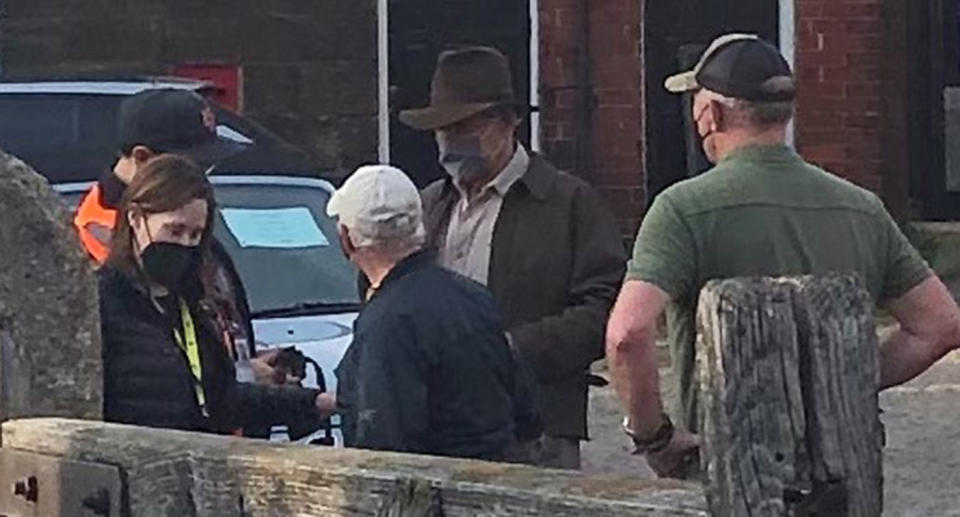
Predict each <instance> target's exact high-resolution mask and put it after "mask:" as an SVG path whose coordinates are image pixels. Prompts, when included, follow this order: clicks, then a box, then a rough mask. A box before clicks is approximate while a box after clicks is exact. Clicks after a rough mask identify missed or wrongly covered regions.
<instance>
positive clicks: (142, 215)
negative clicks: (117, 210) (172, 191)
mask: <svg viewBox="0 0 960 517" xmlns="http://www.w3.org/2000/svg"><path fill="white" fill-rule="evenodd" d="M133 209H134V210H135V214H134V217H136V216H139V217H140V219H142V220H143V229H144V230H145V231H146V232H147V238H148V239H150V241H149V242H147V246H149V245H150V244H153V235H152V234H151V233H150V225H149V224H147V214H146V212H144V211H143V209H141V208H140V207H138V206H136V205H134V206H133ZM147 246H144V247H143V249H147Z"/></svg>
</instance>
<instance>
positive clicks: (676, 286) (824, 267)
mask: <svg viewBox="0 0 960 517" xmlns="http://www.w3.org/2000/svg"><path fill="white" fill-rule="evenodd" d="M666 87H667V89H668V90H670V91H672V92H676V93H681V92H694V95H695V96H694V102H693V116H694V120H695V123H696V127H697V131H698V133H699V134H700V136H701V137H702V138H703V148H704V151H705V152H706V155H707V157H708V158H709V159H710V161H711V162H713V163H715V164H716V166H715V167H714V168H713V169H711V170H709V171H707V172H706V173H704V174H702V175H700V176H698V177H696V178H692V179H689V180H686V181H682V182H680V183H678V184H676V185H674V186H672V187H670V188H668V189H667V190H665V191H664V192H663V193H661V194H660V195H659V196H657V198H656V200H655V201H654V203H653V205H652V206H651V207H650V209H649V211H648V212H647V214H646V217H645V218H644V220H643V224H642V226H641V228H640V231H639V233H638V235H637V240H636V244H635V247H634V252H633V258H632V259H631V260H630V263H629V266H628V271H627V275H626V282H625V283H624V286H623V289H622V291H621V293H620V296H619V298H618V300H617V303H616V305H615V306H614V308H613V311H612V313H611V316H610V321H609V324H608V329H607V358H608V361H609V362H610V367H611V373H612V376H613V382H614V387H615V388H616V390H617V393H618V395H619V396H620V398H621V400H622V401H623V403H624V406H625V408H626V412H627V418H626V419H625V420H624V430H625V431H626V432H627V434H629V435H630V436H631V437H632V438H633V440H634V443H635V444H636V446H637V451H638V452H642V453H646V454H647V459H648V461H649V462H650V464H651V466H652V467H653V468H654V469H655V470H657V471H658V472H660V473H661V474H667V475H669V474H670V473H671V472H673V471H674V470H675V469H676V467H678V465H679V463H680V462H681V461H682V459H683V458H684V457H685V456H686V455H687V454H688V453H689V452H691V451H692V450H695V449H696V448H697V447H698V444H699V439H698V437H697V436H695V435H693V434H691V433H690V432H689V431H695V430H696V425H697V422H696V411H697V410H696V407H697V406H696V404H697V401H696V386H694V379H693V372H694V366H695V347H694V338H695V327H694V318H695V312H696V305H697V298H698V295H699V292H700V289H701V288H702V287H703V285H704V283H706V282H707V281H708V280H711V279H714V278H731V277H740V276H779V275H801V274H825V273H829V272H856V273H859V274H860V276H861V277H862V279H863V281H864V283H865V285H866V287H867V289H869V291H870V293H871V294H872V295H873V298H874V300H875V301H876V302H877V303H878V304H881V305H883V306H884V307H886V308H887V309H888V310H889V311H890V312H891V313H892V314H893V316H894V317H896V319H897V320H898V321H899V322H900V324H901V330H900V331H899V332H898V333H896V334H894V335H893V336H892V337H891V338H890V339H888V340H887V341H886V342H884V343H883V346H882V348H881V352H880V363H881V368H880V369H881V384H882V386H883V387H889V386H893V385H896V384H900V383H902V382H906V381H907V380H909V379H911V378H912V377H914V376H916V375H918V374H919V373H921V372H923V371H924V370H925V369H927V368H928V367H929V366H930V365H932V364H933V363H934V362H935V361H936V360H938V359H939V358H941V357H942V356H943V355H944V354H946V353H947V352H949V351H950V350H952V349H954V348H956V347H957V346H958V344H960V310H958V308H957V304H956V303H955V302H954V300H953V298H952V297H951V296H950V294H949V292H948V291H947V289H946V288H945V287H944V285H943V284H942V283H941V282H940V280H939V279H938V278H937V277H936V275H934V274H933V273H932V271H931V270H930V269H929V267H928V266H927V264H926V263H925V262H924V261H923V259H922V258H920V256H919V254H918V253H917V252H916V250H914V248H913V247H912V246H911V245H910V243H909V242H907V240H906V238H905V237H904V236H903V234H902V233H901V232H900V230H899V229H898V227H897V225H896V224H895V223H894V221H893V219H891V217H890V216H889V214H887V212H886V210H885V209H884V207H883V204H882V202H881V201H880V200H879V199H878V198H877V197H876V196H875V195H873V194H872V193H870V192H868V191H866V190H864V189H861V188H859V187H857V186H855V185H853V184H851V183H849V182H847V181H845V180H843V179H840V178H838V177H836V176H833V175H832V174H830V173H828V172H826V171H824V170H822V169H820V168H818V167H816V166H813V165H811V164H809V163H807V162H805V161H804V160H803V159H802V158H801V157H800V156H799V155H798V154H797V153H796V152H795V151H794V150H793V149H791V148H790V147H788V146H787V145H786V128H787V124H788V123H789V121H790V118H791V117H792V115H793V108H794V96H795V91H794V81H793V76H792V73H791V71H790V67H789V65H788V64H787V63H786V61H785V60H784V59H783V57H782V56H781V55H780V53H779V52H778V51H777V49H776V48H775V47H773V46H771V45H770V44H768V43H766V42H764V41H762V40H760V39H758V38H757V37H756V36H753V35H743V34H730V35H726V36H722V37H720V38H718V39H717V40H716V41H714V43H713V44H712V45H711V46H710V47H709V48H708V49H707V50H706V52H705V53H704V55H703V57H702V58H701V59H700V62H699V63H698V64H697V66H696V68H694V70H692V71H690V72H686V73H683V74H679V75H677V76H674V77H671V78H669V79H668V80H667V83H666ZM665 310H666V312H667V322H668V331H669V339H670V349H671V356H672V360H673V368H674V371H675V372H676V376H677V380H678V384H679V385H678V394H679V396H680V397H681V400H680V417H681V419H682V424H683V425H679V424H678V425H677V428H676V430H674V426H673V424H672V422H671V421H670V419H669V417H667V416H666V415H664V413H663V410H662V406H661V401H660V397H659V389H658V378H657V367H656V357H655V356H656V354H655V345H654V340H655V337H656V331H657V323H658V321H659V319H660V317H661V315H662V314H663V312H664V311H665Z"/></svg>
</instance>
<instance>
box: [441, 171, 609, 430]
mask: <svg viewBox="0 0 960 517" xmlns="http://www.w3.org/2000/svg"><path fill="white" fill-rule="evenodd" d="M458 199H459V193H458V192H457V190H456V188H454V186H453V184H452V182H451V181H450V180H449V179H442V180H439V181H437V182H434V183H433V184H431V185H430V186H428V187H427V188H426V189H425V190H424V191H423V202H424V213H425V224H426V227H427V235H428V240H429V244H430V245H431V246H434V247H437V248H442V247H443V245H444V240H445V237H446V234H447V228H448V223H449V220H450V214H451V212H452V209H453V207H454V206H455V204H456V202H457V200H458ZM625 267H626V252H625V249H624V246H623V241H622V240H621V238H620V235H619V232H618V229H617V225H616V223H615V221H614V219H613V216H612V214H611V213H610V211H609V210H608V209H607V208H606V206H605V204H604V202H603V201H602V200H601V198H600V196H599V195H598V194H597V193H596V192H595V191H594V190H593V189H592V188H591V187H590V186H589V185H587V183H585V182H584V181H583V180H581V179H579V178H577V177H575V176H572V175H570V174H566V173H563V172H560V171H558V170H557V169H556V168H554V167H553V166H552V165H550V164H549V163H548V162H547V161H546V160H545V159H543V158H542V157H541V156H539V155H536V154H533V153H531V160H530V166H529V168H528V169H527V172H526V173H525V174H524V176H523V177H522V178H521V179H520V180H519V181H517V183H516V184H514V186H513V187H512V188H511V189H510V191H509V193H508V194H507V196H506V198H505V199H504V201H503V206H502V208H501V210H500V215H499V217H498V219H497V222H496V225H495V226H494V230H493V244H492V249H491V251H490V271H489V277H488V278H489V280H488V284H489V285H488V287H489V289H490V291H492V292H493V295H494V298H495V299H496V301H497V304H498V305H499V308H500V311H501V314H502V316H503V320H504V325H505V327H506V328H507V329H508V331H509V332H510V335H511V337H512V339H513V343H514V346H515V347H516V348H517V349H518V350H519V351H520V353H521V354H522V356H523V357H524V358H526V359H527V360H528V361H529V363H530V364H531V365H532V367H533V369H534V371H535V373H536V375H537V378H538V380H539V384H540V398H541V410H542V412H543V420H544V426H545V430H546V433H547V434H548V435H550V436H554V437H565V438H586V437H587V382H586V374H587V373H588V371H589V367H590V364H591V363H592V362H593V361H595V360H597V359H599V358H601V357H603V348H604V346H603V343H604V332H605V327H606V322H607V315H608V313H609V311H610V307H611V306H612V305H613V302H614V299H615V298H616V295H617V292H618V290H619V288H620V285H621V283H622V282H623V275H624V269H625Z"/></svg>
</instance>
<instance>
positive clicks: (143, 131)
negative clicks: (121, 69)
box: [74, 89, 244, 264]
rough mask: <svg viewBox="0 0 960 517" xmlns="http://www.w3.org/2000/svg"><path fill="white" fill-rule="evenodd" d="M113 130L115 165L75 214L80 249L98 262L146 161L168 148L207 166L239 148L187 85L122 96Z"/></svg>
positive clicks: (103, 176)
mask: <svg viewBox="0 0 960 517" xmlns="http://www.w3.org/2000/svg"><path fill="white" fill-rule="evenodd" d="M117 134H118V142H117V143H118V150H119V158H118V159H117V162H116V164H114V166H113V169H111V170H107V171H106V172H105V173H104V174H103V175H102V176H101V177H100V179H99V181H97V183H96V185H94V186H93V188H91V189H90V191H89V192H88V193H87V195H86V197H84V199H83V201H82V202H81V204H80V207H79V208H78V209H77V214H76V218H75V219H74V224H75V225H76V227H77V230H78V231H79V233H80V240H81V242H82V243H83V246H84V248H86V250H87V253H89V254H90V256H91V257H93V258H94V260H96V261H97V262H98V263H99V264H103V261H104V260H106V258H107V254H108V253H109V251H110V239H111V237H112V235H113V228H114V224H115V219H116V216H117V212H116V207H117V204H118V203H119V201H120V198H121V197H122V196H123V192H124V191H125V190H126V187H127V185H128V184H129V183H130V182H131V181H132V180H133V177H134V176H136V174H137V171H139V170H140V169H141V168H142V167H143V165H144V164H145V163H147V161H149V160H150V159H151V158H153V157H154V156H156V155H158V154H164V153H172V154H178V155H181V156H185V157H187V158H190V159H191V160H193V161H194V162H196V163H197V164H198V165H200V166H201V167H203V168H205V169H208V170H209V169H212V168H213V167H215V166H216V165H217V164H218V163H219V162H220V161H222V160H223V159H225V158H227V157H229V156H231V155H233V154H236V153H237V152H239V151H241V150H243V148H244V146H243V145H242V144H239V143H236V142H232V141H229V140H226V139H223V138H220V137H219V136H218V135H217V121H216V117H215V116H214V114H213V110H212V109H211V108H210V105H209V104H207V101H206V100H205V99H204V98H203V97H201V96H200V95H198V94H197V93H195V92H191V91H186V90H175V89H158V90H147V91H145V92H141V93H138V94H136V95H133V96H131V97H130V98H129V99H126V100H125V101H124V102H123V104H122V105H121V106H120V115H119V120H118V127H117Z"/></svg>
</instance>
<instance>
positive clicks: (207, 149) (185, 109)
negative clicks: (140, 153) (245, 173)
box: [117, 88, 246, 168]
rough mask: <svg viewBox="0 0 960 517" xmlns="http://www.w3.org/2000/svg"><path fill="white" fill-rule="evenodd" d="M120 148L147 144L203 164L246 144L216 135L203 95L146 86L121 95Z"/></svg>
mask: <svg viewBox="0 0 960 517" xmlns="http://www.w3.org/2000/svg"><path fill="white" fill-rule="evenodd" d="M117 136H118V144H119V148H120V150H129V149H131V148H132V147H134V146H137V145H142V146H146V147H149V148H150V150H151V151H153V152H155V153H174V154H179V155H182V156H186V157H187V158H190V159H191V160H193V161H195V162H197V164H198V165H200V166H201V167H205V168H210V167H214V166H216V165H217V164H218V163H220V162H221V161H222V160H224V159H226V158H227V157H229V156H232V155H234V154H236V153H238V152H240V151H242V150H243V149H244V148H245V147H246V146H244V145H243V144H241V143H239V142H234V141H232V140H227V139H225V138H221V137H220V136H219V135H217V120H216V116H215V115H214V113H213V109H212V108H211V107H210V105H209V104H208V103H207V101H206V99H204V98H203V97H201V96H200V95H199V94H197V93H196V92H193V91H189V90H177V89H173V88H164V89H156V90H146V91H143V92H140V93H137V94H136V95H132V96H130V97H129V98H127V99H125V100H124V101H123V103H122V104H121V105H120V115H119V120H118V124H117Z"/></svg>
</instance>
